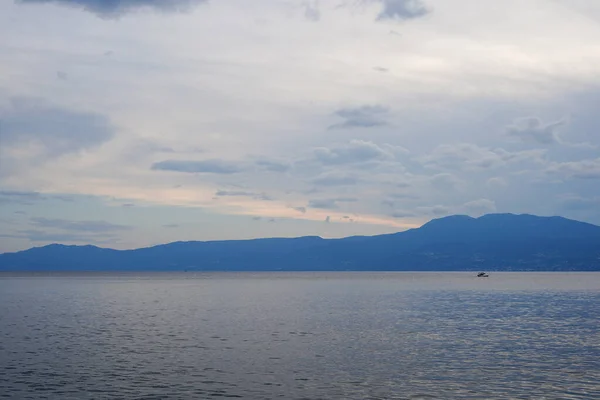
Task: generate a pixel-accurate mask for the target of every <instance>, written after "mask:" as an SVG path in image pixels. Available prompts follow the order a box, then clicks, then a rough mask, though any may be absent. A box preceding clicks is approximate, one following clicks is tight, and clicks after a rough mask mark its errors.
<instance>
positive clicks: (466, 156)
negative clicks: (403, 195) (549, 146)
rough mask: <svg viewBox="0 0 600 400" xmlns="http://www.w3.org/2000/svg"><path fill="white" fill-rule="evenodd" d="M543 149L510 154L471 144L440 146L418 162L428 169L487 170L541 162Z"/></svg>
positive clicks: (500, 149)
mask: <svg viewBox="0 0 600 400" xmlns="http://www.w3.org/2000/svg"><path fill="white" fill-rule="evenodd" d="M545 154H546V150H544V149H535V150H524V151H516V152H510V151H507V150H505V149H502V148H494V149H491V148H486V147H480V146H477V145H475V144H471V143H459V144H455V145H448V144H444V145H440V146H438V147H436V148H435V149H434V150H433V151H432V152H431V153H430V154H429V155H427V156H425V157H421V158H420V161H421V162H422V163H423V164H424V165H425V166H428V167H442V168H453V169H488V168H493V167H500V166H503V165H506V164H508V163H518V162H538V163H542V162H543V157H544V155H545Z"/></svg>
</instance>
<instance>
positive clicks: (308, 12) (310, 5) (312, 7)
mask: <svg viewBox="0 0 600 400" xmlns="http://www.w3.org/2000/svg"><path fill="white" fill-rule="evenodd" d="M302 5H303V7H304V16H305V17H306V19H308V20H310V21H318V20H319V19H321V12H320V11H319V1H318V0H313V1H309V0H305V1H303V2H302Z"/></svg>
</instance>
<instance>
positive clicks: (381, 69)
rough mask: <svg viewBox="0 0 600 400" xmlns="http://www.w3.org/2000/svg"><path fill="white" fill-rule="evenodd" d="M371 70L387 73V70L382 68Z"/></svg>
mask: <svg viewBox="0 0 600 400" xmlns="http://www.w3.org/2000/svg"><path fill="white" fill-rule="evenodd" d="M373 69H374V70H375V71H377V72H388V71H389V69H387V68H384V67H373Z"/></svg>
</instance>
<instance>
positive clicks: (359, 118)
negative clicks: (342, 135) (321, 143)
mask: <svg viewBox="0 0 600 400" xmlns="http://www.w3.org/2000/svg"><path fill="white" fill-rule="evenodd" d="M335 114H336V115H337V116H338V117H341V118H343V119H344V122H341V123H339V124H335V125H331V126H330V127H329V129H347V128H372V127H375V126H384V125H387V121H386V120H385V117H386V116H387V115H388V114H389V109H388V108H386V107H383V106H378V105H376V106H362V107H356V108H342V109H340V110H337V111H336V112H335Z"/></svg>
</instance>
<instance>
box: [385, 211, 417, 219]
mask: <svg viewBox="0 0 600 400" xmlns="http://www.w3.org/2000/svg"><path fill="white" fill-rule="evenodd" d="M391 216H392V217H394V218H409V217H414V216H415V214H414V213H412V212H408V211H396V212H394V213H392V215H391Z"/></svg>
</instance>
